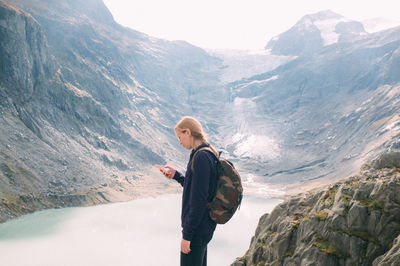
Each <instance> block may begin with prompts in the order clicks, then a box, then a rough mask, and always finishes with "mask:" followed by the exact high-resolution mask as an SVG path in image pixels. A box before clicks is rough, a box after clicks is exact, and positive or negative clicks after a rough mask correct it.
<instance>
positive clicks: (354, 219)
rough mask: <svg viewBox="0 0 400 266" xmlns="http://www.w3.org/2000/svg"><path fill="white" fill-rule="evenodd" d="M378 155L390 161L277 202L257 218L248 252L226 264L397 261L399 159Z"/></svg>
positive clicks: (346, 263)
mask: <svg viewBox="0 0 400 266" xmlns="http://www.w3.org/2000/svg"><path fill="white" fill-rule="evenodd" d="M389 158H390V159H389ZM382 159H383V160H390V161H392V162H393V163H391V164H389V163H388V164H387V165H386V166H387V167H385V168H373V167H371V166H368V165H365V166H364V167H363V169H362V170H361V171H360V173H359V174H358V175H356V176H352V177H349V178H347V179H344V180H342V181H340V182H337V183H334V184H332V185H330V186H329V187H327V188H325V189H323V190H320V191H314V192H310V193H307V194H299V195H297V196H294V197H291V198H290V199H288V200H286V201H285V202H283V203H281V204H280V205H278V206H277V207H276V208H275V209H274V210H273V211H272V212H271V214H269V215H264V216H263V217H262V218H260V222H259V224H258V226H257V229H256V233H255V236H254V237H253V238H252V240H251V243H250V248H249V250H248V251H247V253H246V254H245V255H244V256H243V257H241V258H238V259H237V260H236V261H235V262H234V263H233V264H232V265H321V266H322V265H349V266H350V265H372V264H373V265H396V263H400V257H399V246H398V238H396V237H398V235H399V234H400V223H399V221H400V198H399V193H398V192H399V189H400V168H398V167H396V165H397V163H398V161H399V160H398V158H397V155H395V153H392V154H384V155H382V156H380V157H379V158H378V159H377V160H382ZM395 239H396V240H395ZM391 263H394V264H391Z"/></svg>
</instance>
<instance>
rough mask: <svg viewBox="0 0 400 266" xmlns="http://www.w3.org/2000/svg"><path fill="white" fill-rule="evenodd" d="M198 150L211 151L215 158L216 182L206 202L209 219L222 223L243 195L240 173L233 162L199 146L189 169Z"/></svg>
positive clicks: (192, 165) (234, 210) (233, 211)
mask: <svg viewBox="0 0 400 266" xmlns="http://www.w3.org/2000/svg"><path fill="white" fill-rule="evenodd" d="M199 151H208V152H211V153H212V154H213V155H214V157H215V158H216V159H217V180H216V181H217V184H216V186H217V187H216V189H215V196H213V198H212V200H211V202H209V203H208V204H207V207H208V210H209V213H210V217H211V219H212V220H213V221H214V222H216V223H218V224H224V223H226V222H227V221H229V220H230V219H231V218H232V216H233V214H234V213H235V212H236V210H237V209H238V208H239V207H240V203H241V202H242V197H243V187H242V181H241V179H240V175H239V173H238V172H237V170H236V169H235V167H234V166H233V164H232V163H231V162H230V161H228V160H226V159H223V158H222V159H220V158H217V157H216V156H215V154H214V153H213V151H212V150H211V149H210V148H208V147H207V148H201V149H199V150H198V151H196V153H195V154H194V155H193V159H192V164H191V170H192V172H193V171H194V158H195V156H196V154H197V153H198V152H199Z"/></svg>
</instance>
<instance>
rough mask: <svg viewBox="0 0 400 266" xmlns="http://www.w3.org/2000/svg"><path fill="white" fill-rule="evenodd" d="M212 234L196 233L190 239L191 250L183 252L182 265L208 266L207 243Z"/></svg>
mask: <svg viewBox="0 0 400 266" xmlns="http://www.w3.org/2000/svg"><path fill="white" fill-rule="evenodd" d="M212 236H213V234H210V235H195V236H194V237H193V239H192V241H190V252H189V253H188V254H185V253H182V252H181V266H207V244H208V242H210V240H211V238H212Z"/></svg>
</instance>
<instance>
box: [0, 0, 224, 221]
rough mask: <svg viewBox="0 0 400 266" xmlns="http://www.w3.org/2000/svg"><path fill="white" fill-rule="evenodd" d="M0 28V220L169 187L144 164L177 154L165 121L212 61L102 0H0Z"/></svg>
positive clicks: (198, 85) (198, 86)
mask: <svg viewBox="0 0 400 266" xmlns="http://www.w3.org/2000/svg"><path fill="white" fill-rule="evenodd" d="M0 39H1V43H0V59H1V60H0V69H1V71H0V113H1V116H0V222H1V221H4V220H6V219H9V218H11V217H15V216H16V215H20V214H24V213H27V212H31V211H34V210H37V209H42V208H52V207H57V206H59V207H63V206H75V205H86V204H96V203H99V202H108V201H115V200H122V199H131V198H135V197H137V196H139V195H146V194H154V193H160V191H162V192H164V191H168V189H169V186H168V185H167V183H166V182H163V181H162V180H158V179H157V178H156V177H154V178H153V175H151V174H149V173H151V168H153V165H154V164H155V163H158V164H163V163H165V162H166V160H167V159H168V160H169V161H171V162H173V163H175V164H177V165H180V164H181V162H182V161H183V160H182V158H183V154H182V151H181V150H178V146H177V145H176V143H175V142H176V139H175V136H174V133H173V130H172V128H173V125H174V124H175V123H176V121H177V120H178V119H179V118H180V117H181V116H182V115H183V114H186V113H187V112H188V111H190V105H189V104H188V102H190V97H191V96H190V95H191V93H192V91H195V90H202V89H204V88H206V87H208V86H209V85H210V84H214V83H216V82H218V75H217V72H218V71H217V70H218V67H219V63H220V60H218V59H216V58H214V57H211V56H209V55H208V54H207V53H206V52H205V51H204V50H202V49H200V48H197V47H194V46H192V45H190V44H188V43H185V42H168V41H164V40H160V39H155V38H152V37H150V36H147V35H145V34H143V33H140V32H136V31H134V30H131V29H127V28H124V27H122V26H120V25H118V24H117V23H115V22H114V20H113V18H112V16H111V14H110V13H109V11H108V10H107V9H106V7H105V6H104V4H103V2H102V1H100V0H90V1H85V2H84V3H82V2H81V1H74V0H65V1H34V0H26V1H12V2H7V1H0ZM157 177H158V176H157Z"/></svg>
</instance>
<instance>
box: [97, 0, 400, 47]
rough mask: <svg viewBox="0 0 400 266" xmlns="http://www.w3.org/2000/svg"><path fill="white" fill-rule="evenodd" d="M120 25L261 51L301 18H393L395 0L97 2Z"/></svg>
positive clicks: (196, 42) (399, 17) (167, 36)
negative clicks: (321, 13)
mask: <svg viewBox="0 0 400 266" xmlns="http://www.w3.org/2000/svg"><path fill="white" fill-rule="evenodd" d="M103 1H104V3H105V4H106V6H107V7H108V8H109V10H110V11H111V13H112V14H113V16H114V19H115V20H116V21H117V22H118V23H119V24H121V25H124V26H127V27H129V28H132V29H135V30H138V31H140V32H143V33H146V34H148V35H151V36H154V37H158V38H163V39H167V40H185V41H187V42H189V43H191V44H194V45H196V46H200V47H202V48H212V49H224V48H226V49H245V50H246V49H248V50H257V49H263V47H264V46H265V45H266V44H267V42H268V41H269V40H270V39H271V38H272V37H274V36H276V35H278V34H280V33H282V32H284V31H286V30H288V29H289V28H290V27H292V26H293V25H294V24H295V23H296V22H297V21H298V20H299V19H300V18H301V17H303V16H304V15H307V14H312V13H316V12H319V11H322V10H327V9H330V10H332V11H334V12H336V13H338V14H341V15H343V16H344V17H347V18H349V19H353V20H358V21H361V20H365V19H371V18H377V17H382V18H386V19H390V20H395V21H399V24H400V15H399V12H398V4H397V3H398V1H395V0H379V1H377V0H274V1H268V0H140V1H139V0H103Z"/></svg>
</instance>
